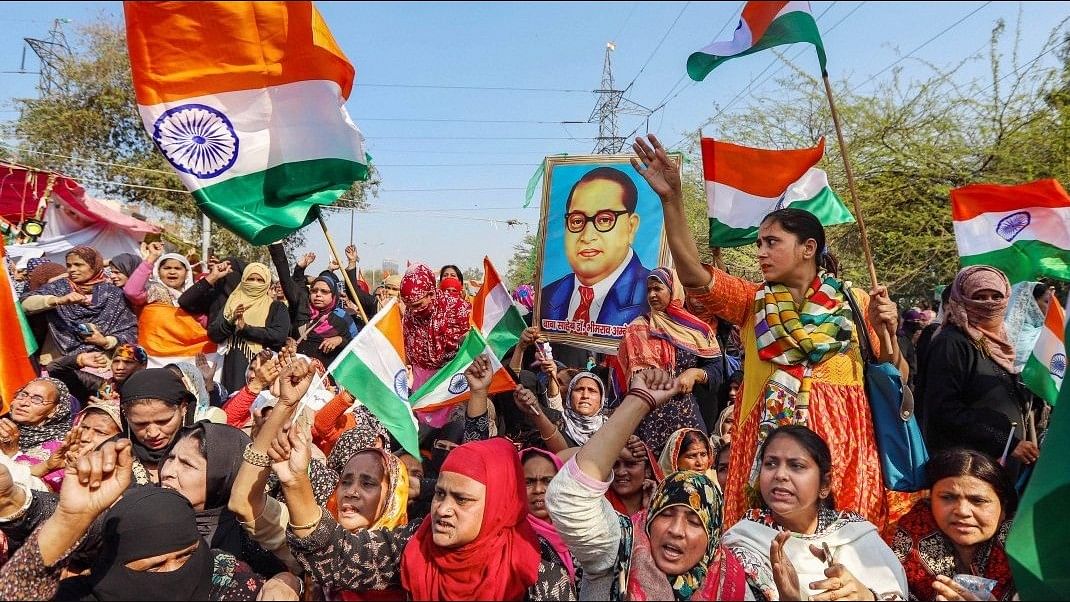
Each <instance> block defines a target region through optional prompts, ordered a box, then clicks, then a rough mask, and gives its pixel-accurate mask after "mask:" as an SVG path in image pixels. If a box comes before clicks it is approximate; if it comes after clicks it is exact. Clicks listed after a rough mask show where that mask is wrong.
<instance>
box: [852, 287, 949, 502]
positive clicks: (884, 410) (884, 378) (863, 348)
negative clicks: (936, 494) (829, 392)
mask: <svg viewBox="0 0 1070 602" xmlns="http://www.w3.org/2000/svg"><path fill="white" fill-rule="evenodd" d="M844 292H845V293H846V296H847V302H848V303H849V304H850V305H851V313H853V314H854V322H855V324H856V325H858V343H859V351H860V352H861V354H862V366H863V368H862V369H863V372H862V374H863V378H864V380H865V384H866V398H867V399H868V400H869V409H870V413H871V414H872V415H873V434H874V435H875V436H876V438H877V450H878V452H879V454H880V458H881V474H882V475H883V476H884V486H885V487H887V488H888V489H891V490H893V491H903V492H907V493H913V492H915V491H920V490H922V489H925V487H926V482H925V464H926V463H927V462H928V461H929V451H928V450H927V449H926V447H925V440H924V439H923V438H922V436H921V427H920V426H918V420H917V418H916V417H915V416H914V395H913V394H912V393H911V391H910V387H907V386H904V385H903V379H902V375H901V374H900V373H899V369H898V368H896V367H895V365H894V364H892V363H890V362H878V361H877V356H876V354H874V353H873V347H872V346H871V344H870V341H869V336H867V335H866V331H865V324H866V322H865V320H864V319H863V316H862V312H861V311H860V310H859V309H858V303H857V302H856V301H855V298H854V295H853V294H852V293H851V289H850V288H846V287H845V290H844Z"/></svg>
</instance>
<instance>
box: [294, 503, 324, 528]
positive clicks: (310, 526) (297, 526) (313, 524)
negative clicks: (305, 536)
mask: <svg viewBox="0 0 1070 602" xmlns="http://www.w3.org/2000/svg"><path fill="white" fill-rule="evenodd" d="M321 520H323V509H322V508H321V509H320V515H319V516H317V517H316V520H314V521H312V522H310V523H308V524H307V525H295V524H293V523H291V522H290V521H286V526H288V527H290V529H291V530H292V531H302V530H305V529H315V528H316V525H318V524H320V521H321Z"/></svg>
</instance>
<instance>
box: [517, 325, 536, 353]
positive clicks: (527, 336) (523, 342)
mask: <svg viewBox="0 0 1070 602" xmlns="http://www.w3.org/2000/svg"><path fill="white" fill-rule="evenodd" d="M538 336H539V329H538V328H537V327H535V326H528V327H527V328H525V329H524V330H523V331H521V333H520V341H519V342H517V344H516V348H517V350H519V351H523V350H524V349H527V348H528V347H531V346H532V345H533V344H535V339H536V338H537V337H538Z"/></svg>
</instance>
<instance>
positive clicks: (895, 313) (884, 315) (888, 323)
mask: <svg viewBox="0 0 1070 602" xmlns="http://www.w3.org/2000/svg"><path fill="white" fill-rule="evenodd" d="M866 313H867V314H868V315H867V316H866V317H867V318H869V323H870V324H872V325H873V327H874V328H875V329H877V331H878V332H880V330H881V329H882V328H883V329H884V330H885V331H886V332H887V333H888V334H889V335H890V336H891V338H892V340H894V339H895V333H896V331H897V330H898V329H899V307H898V306H897V305H896V304H895V301H892V299H891V297H889V296H888V287H886V286H876V287H874V288H873V290H871V291H869V309H868V311H867V312H866Z"/></svg>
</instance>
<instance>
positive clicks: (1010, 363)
mask: <svg viewBox="0 0 1070 602" xmlns="http://www.w3.org/2000/svg"><path fill="white" fill-rule="evenodd" d="M983 290H991V291H996V292H998V293H1002V294H1003V299H1001V300H998V301H974V300H973V295H975V294H976V293H977V292H978V291H983ZM1010 294H1011V285H1010V282H1009V281H1008V280H1007V276H1006V275H1004V274H1003V272H1001V271H1000V270H998V269H996V268H994V267H991V266H987V265H974V266H970V267H968V268H963V269H962V270H961V271H959V273H958V275H957V276H955V281H954V282H953V283H951V298H950V299H949V300H948V302H947V317H946V319H945V321H946V322H947V323H949V324H954V325H955V326H957V327H958V328H959V330H961V331H962V332H964V333H966V336H968V337H970V339H971V340H973V341H974V342H976V343H977V344H978V345H980V347H981V350H982V351H983V352H984V353H985V354H986V355H988V357H990V358H992V361H994V362H996V363H997V364H999V365H1000V366H1002V367H1003V369H1005V370H1007V371H1008V372H1011V373H1013V372H1014V345H1012V344H1011V343H1010V341H1008V340H1007V333H1006V331H1005V330H1004V328H1003V315H1004V314H1005V313H1007V303H1008V300H1009V298H1010Z"/></svg>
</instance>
